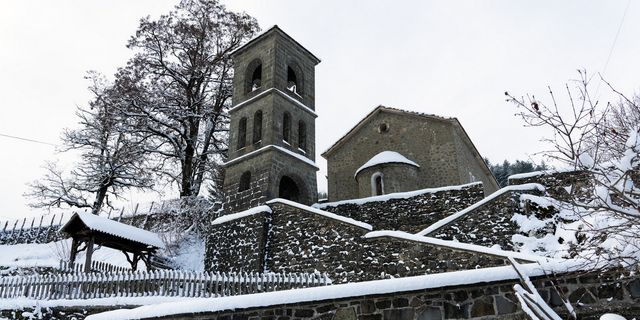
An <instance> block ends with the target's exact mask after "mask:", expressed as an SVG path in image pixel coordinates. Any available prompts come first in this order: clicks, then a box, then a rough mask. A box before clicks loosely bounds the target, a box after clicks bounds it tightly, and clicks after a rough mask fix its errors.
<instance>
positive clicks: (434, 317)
mask: <svg viewBox="0 0 640 320" xmlns="http://www.w3.org/2000/svg"><path fill="white" fill-rule="evenodd" d="M416 319H417V320H441V319H442V310H440V308H426V309H424V310H422V311H420V312H419V313H418V317H417V318H416Z"/></svg>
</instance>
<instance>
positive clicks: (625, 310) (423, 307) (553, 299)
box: [156, 273, 640, 320]
mask: <svg viewBox="0 0 640 320" xmlns="http://www.w3.org/2000/svg"><path fill="white" fill-rule="evenodd" d="M620 277H621V274H618V273H613V274H608V275H605V276H600V275H598V274H592V275H586V276H585V275H577V274H574V275H571V276H565V277H563V278H559V279H556V280H555V281H554V283H555V284H556V285H557V287H554V286H553V284H552V282H551V281H549V280H548V279H546V278H544V277H542V278H537V279H536V278H534V279H532V280H533V282H534V285H535V286H536V288H538V291H539V292H540V295H541V296H542V297H543V299H545V301H546V302H547V303H549V305H550V306H552V307H553V308H554V309H555V310H556V312H558V313H559V314H560V315H561V316H564V317H566V309H565V308H564V307H563V305H562V301H561V299H560V296H559V294H558V293H557V292H558V291H559V292H563V293H564V295H565V296H566V297H568V298H569V300H570V301H571V302H572V305H573V306H574V308H575V310H576V312H577V314H578V318H579V319H584V320H596V319H599V317H600V315H602V314H604V313H607V312H614V313H618V314H620V315H622V316H625V317H627V319H631V318H632V317H637V316H638V315H640V280H639V279H638V278H637V277H635V278H634V277H629V276H628V275H626V276H625V277H623V278H620ZM516 283H517V282H516V281H515V280H509V281H502V282H499V283H491V284H477V285H470V286H457V287H444V288H436V289H428V290H421V291H413V292H396V293H391V294H382V295H373V296H354V297H351V298H343V299H335V300H334V299H329V300H323V301H313V302H304V303H296V304H284V305H272V306H266V307H262V308H253V309H245V310H235V311H231V310H227V311H220V312H210V313H201V314H183V315H174V316H166V317H160V318H156V319H175V320H186V319H201V320H204V319H247V320H254V319H274V320H275V319H287V320H297V319H326V320H383V319H384V320H392V319H393V320H417V319H419V320H436V319H437V320H439V319H523V320H524V319H528V317H526V316H525V315H524V314H523V312H522V311H521V308H520V306H519V304H518V301H517V298H516V297H515V294H514V290H513V285H514V284H516ZM294 292H295V291H292V294H294Z"/></svg>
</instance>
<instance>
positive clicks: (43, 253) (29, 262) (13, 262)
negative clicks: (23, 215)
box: [0, 239, 144, 273]
mask: <svg viewBox="0 0 640 320" xmlns="http://www.w3.org/2000/svg"><path fill="white" fill-rule="evenodd" d="M70 252H71V239H66V240H61V241H56V242H49V243H29V244H15V245H3V246H0V257H2V258H1V259H0V267H6V268H9V269H6V270H3V271H1V272H2V273H7V272H9V271H11V270H14V269H16V268H34V267H52V268H56V267H60V260H68V259H69V253H70ZM84 259H85V252H84V251H82V252H80V253H79V254H78V256H77V258H76V261H77V262H79V263H84ZM93 260H94V261H104V262H107V263H109V264H112V265H116V266H121V267H127V268H130V267H131V265H130V264H129V262H127V258H126V257H125V256H124V254H123V253H122V252H120V251H118V250H114V249H111V248H105V247H102V248H98V249H97V250H95V251H94V253H93ZM140 267H141V268H142V269H143V270H144V266H143V264H141V266H140Z"/></svg>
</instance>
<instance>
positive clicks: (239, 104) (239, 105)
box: [229, 88, 318, 117]
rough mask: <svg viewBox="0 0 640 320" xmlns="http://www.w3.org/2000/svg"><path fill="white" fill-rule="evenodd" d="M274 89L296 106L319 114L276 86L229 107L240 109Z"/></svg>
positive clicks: (230, 110)
mask: <svg viewBox="0 0 640 320" xmlns="http://www.w3.org/2000/svg"><path fill="white" fill-rule="evenodd" d="M272 91H273V92H276V93H278V94H280V95H281V96H283V97H285V98H286V99H287V100H289V101H291V102H293V103H294V104H295V105H296V106H298V107H300V108H301V109H302V110H304V111H306V112H308V113H310V114H311V115H312V116H314V117H318V114H317V113H316V112H315V111H313V109H311V108H309V107H307V106H306V105H305V104H304V103H302V102H300V101H298V100H296V99H294V98H292V97H291V96H289V95H288V94H286V93H284V92H282V90H279V89H276V88H270V89H267V90H265V91H263V92H260V93H259V94H257V95H255V96H254V97H252V98H250V99H247V100H245V101H242V102H240V103H238V104H237V105H235V106H233V107H232V108H231V109H229V112H232V111H235V110H238V108H240V107H242V106H244V105H246V104H248V103H250V102H253V101H256V100H258V99H260V98H262V97H264V96H266V95H267V94H268V93H269V92H272Z"/></svg>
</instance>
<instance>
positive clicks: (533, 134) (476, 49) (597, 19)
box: [0, 0, 640, 219]
mask: <svg viewBox="0 0 640 320" xmlns="http://www.w3.org/2000/svg"><path fill="white" fill-rule="evenodd" d="M176 1H177V0H176ZM176 1H165V0H162V1H160V0H145V1H130V0H129V1H125V0H109V1H97V0H83V1H79V0H78V1H68V0H65V1H23V0H15V1H14V0H1V1H0V98H1V100H0V103H1V105H0V134H2V135H12V136H18V137H23V138H28V139H34V140H38V141H43V142H47V143H51V144H57V143H59V137H60V134H61V132H62V129H63V128H65V127H73V126H75V124H76V122H77V119H76V118H75V116H74V112H75V108H76V107H77V106H82V105H85V104H86V102H87V100H88V99H89V94H88V92H87V90H86V87H87V84H88V83H87V82H86V81H85V80H84V79H83V76H84V75H85V72H86V71H87V70H97V71H100V72H102V73H104V74H107V75H112V74H113V73H114V72H115V70H116V68H117V67H118V66H121V65H123V64H124V63H125V62H126V60H127V59H128V58H129V57H130V52H129V51H128V50H127V49H126V48H125V43H126V41H127V39H128V38H129V37H130V36H131V35H132V34H133V33H134V32H135V30H136V27H137V25H138V20H139V18H140V17H143V16H146V15H151V16H158V15H159V14H161V13H165V12H167V11H169V10H170V9H171V8H172V7H173V6H174V5H175V3H176ZM223 2H224V3H226V4H227V6H228V7H229V8H230V9H233V10H235V11H245V12H247V13H249V14H251V15H252V16H254V17H256V18H257V19H258V21H259V23H260V25H261V27H262V28H263V29H267V28H269V27H270V26H272V25H274V24H277V25H279V26H280V27H281V28H282V29H283V30H285V31H286V32H287V33H289V34H290V35H291V36H292V37H294V38H295V39H297V40H298V41H299V42H300V43H301V44H302V45H304V46H305V47H306V48H307V49H309V50H310V51H311V52H313V53H314V54H315V55H316V56H318V57H319V58H320V59H321V60H322V62H321V63H320V64H319V65H318V66H317V68H316V99H317V100H316V110H317V112H318V114H319V117H318V119H317V123H316V130H317V132H316V137H317V141H316V150H317V151H318V155H317V158H318V159H319V161H318V163H319V166H320V167H321V168H322V171H323V172H326V169H325V166H326V162H324V161H323V159H322V158H321V157H320V155H319V154H320V153H321V152H323V151H324V150H326V149H327V148H328V147H329V146H330V145H331V144H333V142H335V141H336V140H337V139H338V138H339V137H341V136H342V135H343V134H344V133H346V132H347V131H348V130H349V129H350V128H351V127H353V126H354V125H355V124H356V123H357V122H358V121H359V120H360V119H362V118H363V117H364V116H365V115H366V114H367V113H368V112H370V111H371V110H372V109H373V108H374V107H375V106H377V105H380V104H382V105H386V106H390V107H396V108H402V109H407V110H413V111H420V112H426V113H432V114H437V115H442V116H453V117H457V118H458V119H459V120H460V122H461V123H462V125H463V126H464V127H465V129H466V130H467V132H468V134H469V135H470V136H471V139H472V141H473V142H474V143H475V145H476V147H477V148H478V150H479V151H480V153H481V154H482V155H483V156H486V157H488V158H489V159H490V160H492V161H493V162H498V161H502V160H504V159H509V160H515V159H528V158H529V157H531V156H532V155H533V154H534V153H535V152H537V151H540V150H542V149H543V146H542V145H541V144H540V143H539V142H538V140H539V139H540V138H541V136H542V135H544V134H545V132H544V131H542V130H536V129H531V128H523V127H522V123H521V121H520V120H519V119H517V118H516V117H514V115H513V114H514V107H513V106H511V105H509V104H507V103H505V102H504V95H503V93H504V91H509V92H510V93H513V94H524V93H527V92H531V93H535V94H536V96H538V97H541V96H542V97H543V98H544V92H545V88H546V86H547V85H551V86H553V87H556V88H557V89H558V90H556V91H561V88H562V86H563V85H564V83H565V82H566V81H567V80H570V79H575V78H576V77H577V73H576V72H575V70H576V69H578V68H585V69H587V71H588V72H590V73H597V72H603V73H604V77H605V78H607V80H609V81H610V82H612V83H613V84H614V85H615V86H616V88H617V89H619V90H620V91H622V92H625V93H628V94H633V93H637V92H638V89H640V83H639V81H638V74H639V73H640V59H638V57H640V41H638V39H640V23H638V21H640V3H638V2H632V1H628V0H610V1H577V0H576V1H527V2H524V1H358V2H357V1H344V0H335V1H327V0H323V1H299V0H290V1H284V0H281V1H275V0H269V1H264V0H255V1H248V0H235V1H223ZM627 6H628V9H627V10H626V16H625V18H624V20H623V15H624V14H625V9H626V8H627ZM621 23H622V25H621ZM619 28H620V32H619V35H618V37H617V41H616V42H615V46H613V44H614V39H616V34H618V29H619ZM610 53H611V54H610ZM609 57H610V58H609ZM607 61H608V63H607ZM605 68H606V69H605ZM598 93H599V97H600V99H602V100H606V99H608V98H610V97H611V95H610V93H609V92H608V90H607V89H606V88H605V87H601V88H600V89H599V90H598ZM60 157H61V155H59V154H56V153H55V150H54V147H52V146H50V145H47V144H39V143H33V142H27V141H23V140H16V139H11V138H7V137H2V136H0V219H5V218H10V217H18V216H21V215H34V214H38V213H39V212H40V211H32V210H30V209H28V208H27V206H26V200H25V199H23V197H22V194H23V193H24V192H25V191H26V183H27V182H30V181H33V180H35V179H37V178H38V177H40V176H42V173H43V171H42V169H41V168H40V167H41V166H42V165H43V163H44V161H46V160H55V159H57V158H60ZM62 157H63V158H64V159H63V162H65V161H66V162H68V161H69V159H68V158H69V157H66V158H65V157H64V156H62ZM534 158H535V159H536V160H539V158H538V157H534ZM66 162H65V163H66ZM319 185H320V186H321V188H326V182H323V181H319ZM165 196H166V197H171V196H175V194H167V195H165ZM129 197H130V200H131V201H132V202H135V201H142V200H145V199H146V198H145V197H142V196H140V195H137V194H130V195H129Z"/></svg>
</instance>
